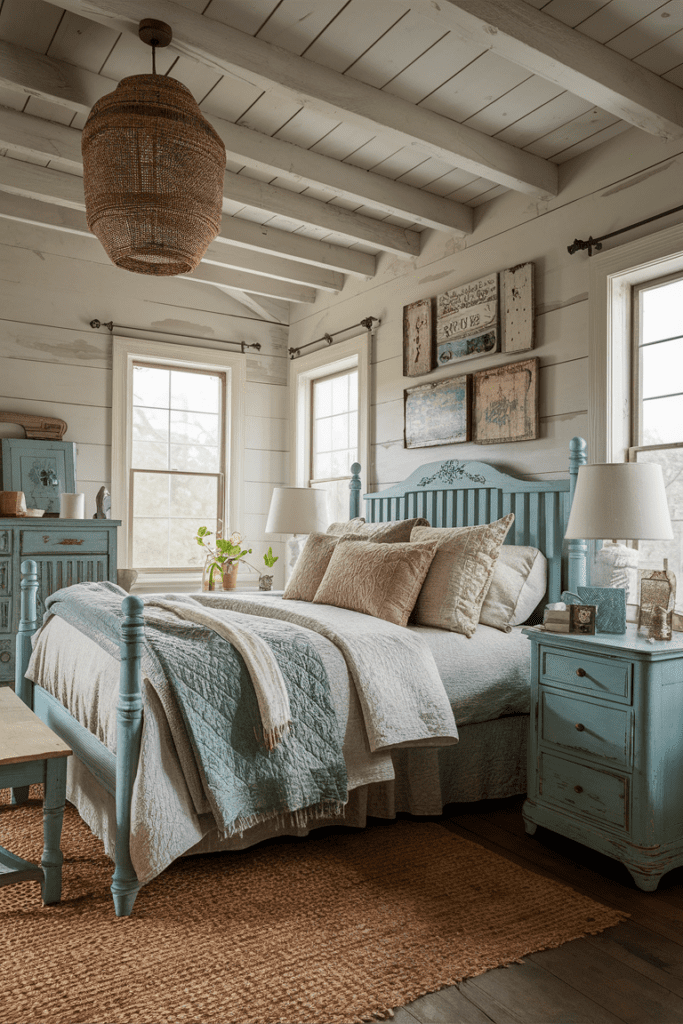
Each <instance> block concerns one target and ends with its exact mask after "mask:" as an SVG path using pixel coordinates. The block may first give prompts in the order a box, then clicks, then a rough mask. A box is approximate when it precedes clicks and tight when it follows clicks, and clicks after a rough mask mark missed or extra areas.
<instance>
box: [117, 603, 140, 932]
mask: <svg viewBox="0 0 683 1024" xmlns="http://www.w3.org/2000/svg"><path fill="white" fill-rule="evenodd" d="M143 607H144V605H143V603H142V601H141V599H140V598H139V597H131V596H129V597H126V598H124V601H123V605H122V608H123V613H124V616H125V618H124V620H123V622H122V624H121V681H120V683H119V704H118V714H117V719H116V855H115V864H116V866H115V869H114V877H113V879H112V883H111V892H112V896H113V897H114V910H115V911H116V916H117V917H128V915H129V914H130V913H131V911H132V909H133V904H134V903H135V897H136V896H137V894H138V889H139V888H140V883H139V882H138V878H137V875H136V874H135V870H134V868H133V864H132V861H131V859H130V818H131V799H132V796H133V783H134V781H135V773H136V770H137V765H138V759H139V756H140V736H141V733H142V695H141V692H140V658H141V656H142V644H143V637H144V623H143V618H142V610H143Z"/></svg>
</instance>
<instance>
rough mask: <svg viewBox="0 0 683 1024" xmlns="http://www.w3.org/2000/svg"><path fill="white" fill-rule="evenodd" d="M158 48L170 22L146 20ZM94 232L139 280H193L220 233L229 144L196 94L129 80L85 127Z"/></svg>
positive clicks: (176, 85) (143, 26) (143, 28)
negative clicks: (185, 277) (190, 276)
mask: <svg viewBox="0 0 683 1024" xmlns="http://www.w3.org/2000/svg"><path fill="white" fill-rule="evenodd" d="M140 38H141V39H143V41H144V42H147V43H149V44H150V45H151V46H152V48H153V49H152V53H153V70H155V67H154V48H155V47H156V46H166V45H168V43H169V42H170V41H171V30H170V29H169V28H168V26H167V25H164V24H163V23H162V22H154V21H150V20H147V21H142V22H140ZM81 146H82V152H83V184H84V189H85V211H86V217H87V221H88V227H89V228H90V230H91V231H92V232H93V234H95V235H97V237H98V238H99V240H100V242H101V243H102V245H103V246H104V249H105V251H106V253H107V255H108V256H109V258H110V259H111V261H112V262H113V263H115V264H116V266H117V267H122V268H123V269H124V270H131V271H133V272H134V273H137V274H156V275H172V274H187V273H189V272H190V271H191V270H194V268H195V267H196V266H197V264H198V263H199V262H200V260H201V258H202V256H203V255H204V253H205V252H206V249H207V247H208V246H209V244H210V242H212V241H213V239H214V238H215V237H216V235H217V234H218V232H219V230H220V225H221V214H222V204H223V175H224V172H225V146H224V145H223V142H222V140H221V139H220V137H219V136H218V135H217V133H216V132H215V130H214V129H213V128H212V126H211V125H210V124H209V122H208V121H207V120H206V119H205V118H204V117H203V116H202V114H201V112H200V110H199V107H198V106H197V103H196V102H195V100H194V98H193V96H192V94H191V92H190V91H189V89H187V88H186V87H185V86H184V85H183V84H182V83H181V82H178V81H177V80H176V79H174V78H168V77H167V76H165V75H157V74H156V73H153V74H151V75H133V76H131V77H130V78H124V79H122V81H121V82H120V83H119V85H118V86H117V87H116V89H115V90H114V92H111V93H108V94H107V95H106V96H103V97H102V98H101V99H100V100H98V101H97V103H96V104H95V106H94V107H93V108H92V110H91V112H90V115H89V117H88V120H87V122H86V124H85V127H84V129H83V138H82V143H81Z"/></svg>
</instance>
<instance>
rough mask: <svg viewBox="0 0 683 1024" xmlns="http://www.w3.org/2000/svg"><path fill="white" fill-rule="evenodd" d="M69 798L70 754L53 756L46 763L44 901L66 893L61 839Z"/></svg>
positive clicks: (55, 901)
mask: <svg viewBox="0 0 683 1024" xmlns="http://www.w3.org/2000/svg"><path fill="white" fill-rule="evenodd" d="M65 802H66V758H65V757H49V758H48V759H47V761H46V763H45V796H44V799H43V856H42V859H41V862H40V863H41V865H42V868H43V886H42V889H43V903H59V901H60V899H61V897H62V862H63V860H64V854H63V853H62V851H61V847H60V843H61V837H62V820H63V818H64V804H65Z"/></svg>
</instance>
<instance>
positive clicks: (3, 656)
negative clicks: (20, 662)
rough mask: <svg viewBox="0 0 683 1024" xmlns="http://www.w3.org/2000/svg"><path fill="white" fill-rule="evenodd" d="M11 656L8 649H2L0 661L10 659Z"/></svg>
mask: <svg viewBox="0 0 683 1024" xmlns="http://www.w3.org/2000/svg"><path fill="white" fill-rule="evenodd" d="M11 657H12V655H11V654H10V653H9V651H3V652H2V654H0V661H5V662H7V661H9V660H10V658H11Z"/></svg>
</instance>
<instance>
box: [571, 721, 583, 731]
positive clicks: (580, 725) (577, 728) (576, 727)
mask: <svg viewBox="0 0 683 1024" xmlns="http://www.w3.org/2000/svg"><path fill="white" fill-rule="evenodd" d="M574 728H575V729H576V731H577V732H583V730H584V729H585V728H586V726H585V725H582V724H581V722H577V723H576V725H575V726H574Z"/></svg>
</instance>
